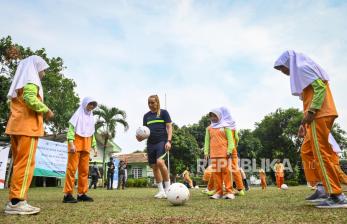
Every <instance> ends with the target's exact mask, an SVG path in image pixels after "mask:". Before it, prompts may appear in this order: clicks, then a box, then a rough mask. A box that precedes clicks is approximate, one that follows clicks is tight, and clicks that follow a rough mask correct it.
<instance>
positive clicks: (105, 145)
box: [102, 136, 108, 187]
mask: <svg viewBox="0 0 347 224" xmlns="http://www.w3.org/2000/svg"><path fill="white" fill-rule="evenodd" d="M107 142H108V136H105V142H104V151H103V157H102V167H103V171H104V172H103V175H102V187H105V178H106V166H105V165H106V164H105V157H106V147H107Z"/></svg>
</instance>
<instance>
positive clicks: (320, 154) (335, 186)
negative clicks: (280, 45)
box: [274, 50, 347, 208]
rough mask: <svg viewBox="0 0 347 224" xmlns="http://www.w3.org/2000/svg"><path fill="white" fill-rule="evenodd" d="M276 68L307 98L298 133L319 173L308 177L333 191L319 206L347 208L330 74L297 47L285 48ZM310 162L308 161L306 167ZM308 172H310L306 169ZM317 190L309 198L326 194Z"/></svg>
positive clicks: (328, 192) (294, 88)
mask: <svg viewBox="0 0 347 224" xmlns="http://www.w3.org/2000/svg"><path fill="white" fill-rule="evenodd" d="M274 68H275V69H277V70H279V71H281V72H282V73H284V74H285V75H288V76H289V77H290V87H291V92H292V95H294V96H300V98H301V100H302V101H303V111H304V118H303V120H302V121H301V125H300V127H299V131H298V135H299V137H303V138H304V143H303V145H302V151H303V152H305V153H308V154H311V155H313V160H312V159H311V161H316V167H317V168H316V169H317V171H316V174H318V176H319V177H317V176H316V177H312V180H308V181H309V182H315V181H322V185H323V187H324V191H325V192H326V193H327V194H329V198H327V199H326V200H324V201H323V202H321V203H319V204H318V205H317V206H316V207H317V208H347V199H346V196H345V195H344V194H343V193H342V187H341V175H340V173H339V170H338V169H336V161H334V154H336V153H335V152H334V150H333V148H332V146H331V145H330V142H329V136H330V134H331V129H332V127H333V124H334V120H335V119H336V118H337V116H338V114H337V111H336V107H335V103H334V99H333V96H332V93H331V90H330V86H329V81H330V77H329V75H328V74H327V72H326V71H325V70H324V69H323V68H322V67H320V66H319V65H318V64H317V63H315V62H314V61H313V60H312V59H311V58H309V57H308V56H307V55H305V54H303V53H299V52H296V51H293V50H289V51H285V52H283V53H282V55H281V56H280V57H279V58H278V59H277V60H276V62H275V65H274ZM335 158H336V157H335ZM309 165H310V164H304V167H305V166H306V167H307V166H309ZM306 167H305V168H306ZM311 174H313V173H311ZM305 175H306V177H308V176H310V175H308V174H307V173H306V171H305ZM311 184H312V183H311ZM323 187H322V188H323ZM317 191H318V194H316V195H311V196H312V197H310V198H309V201H313V200H320V199H324V198H325V197H326V195H325V193H324V194H323V192H320V190H319V188H317ZM315 193H317V192H315ZM306 200H308V199H306Z"/></svg>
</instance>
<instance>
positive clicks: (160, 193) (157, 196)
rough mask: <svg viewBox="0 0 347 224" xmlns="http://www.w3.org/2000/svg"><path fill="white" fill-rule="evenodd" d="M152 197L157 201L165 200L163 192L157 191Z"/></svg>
mask: <svg viewBox="0 0 347 224" xmlns="http://www.w3.org/2000/svg"><path fill="white" fill-rule="evenodd" d="M154 197H155V198H158V199H163V198H167V196H166V193H165V191H159V192H158V193H157V194H156V195H154Z"/></svg>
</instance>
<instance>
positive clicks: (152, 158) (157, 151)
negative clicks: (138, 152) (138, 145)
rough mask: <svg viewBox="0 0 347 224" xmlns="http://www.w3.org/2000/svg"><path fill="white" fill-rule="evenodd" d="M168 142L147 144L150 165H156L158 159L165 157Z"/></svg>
mask: <svg viewBox="0 0 347 224" xmlns="http://www.w3.org/2000/svg"><path fill="white" fill-rule="evenodd" d="M165 144H166V141H161V142H159V143H156V144H150V143H147V156H148V163H149V164H156V163H157V159H159V158H160V157H164V156H165V153H166V152H165Z"/></svg>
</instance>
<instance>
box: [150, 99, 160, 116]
mask: <svg viewBox="0 0 347 224" xmlns="http://www.w3.org/2000/svg"><path fill="white" fill-rule="evenodd" d="M150 98H154V99H155V101H156V102H157V104H158V111H157V116H158V117H159V116H160V100H159V96H158V95H150V96H149V97H148V100H149V99H150Z"/></svg>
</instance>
